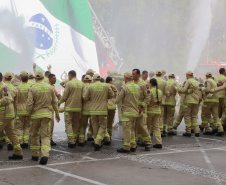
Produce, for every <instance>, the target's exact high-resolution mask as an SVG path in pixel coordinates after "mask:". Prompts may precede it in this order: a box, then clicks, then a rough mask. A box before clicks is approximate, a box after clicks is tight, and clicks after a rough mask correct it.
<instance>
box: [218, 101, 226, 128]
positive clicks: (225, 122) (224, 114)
mask: <svg viewBox="0 0 226 185" xmlns="http://www.w3.org/2000/svg"><path fill="white" fill-rule="evenodd" d="M219 104H221V108H223V104H224V108H223V110H222V117H221V124H222V125H224V126H225V125H226V106H225V105H226V99H222V98H220V99H219Z"/></svg>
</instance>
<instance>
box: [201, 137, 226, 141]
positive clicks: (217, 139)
mask: <svg viewBox="0 0 226 185" xmlns="http://www.w3.org/2000/svg"><path fill="white" fill-rule="evenodd" d="M199 138H200V139H207V140H211V141H221V142H226V141H224V140H220V139H211V138H205V137H199Z"/></svg>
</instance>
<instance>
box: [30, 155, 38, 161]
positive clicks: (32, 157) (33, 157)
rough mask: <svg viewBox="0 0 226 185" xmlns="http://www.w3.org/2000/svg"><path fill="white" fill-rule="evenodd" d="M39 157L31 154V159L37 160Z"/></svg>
mask: <svg viewBox="0 0 226 185" xmlns="http://www.w3.org/2000/svg"><path fill="white" fill-rule="evenodd" d="M38 159H39V157H36V156H31V160H32V161H38Z"/></svg>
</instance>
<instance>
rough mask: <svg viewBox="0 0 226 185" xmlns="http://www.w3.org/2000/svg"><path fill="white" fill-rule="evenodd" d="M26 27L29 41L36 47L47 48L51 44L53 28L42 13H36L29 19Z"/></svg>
mask: <svg viewBox="0 0 226 185" xmlns="http://www.w3.org/2000/svg"><path fill="white" fill-rule="evenodd" d="M29 23H30V26H29V27H27V31H28V35H29V38H30V41H31V42H32V43H33V44H34V45H35V47H36V48H38V49H42V50H47V49H49V48H51V47H52V45H53V30H52V27H51V25H50V23H49V21H48V19H47V18H46V17H45V16H44V15H43V14H36V15H34V16H32V17H31V19H30V20H29Z"/></svg>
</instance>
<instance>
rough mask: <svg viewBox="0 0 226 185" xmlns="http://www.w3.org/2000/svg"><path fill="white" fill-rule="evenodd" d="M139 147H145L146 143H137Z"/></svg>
mask: <svg viewBox="0 0 226 185" xmlns="http://www.w3.org/2000/svg"><path fill="white" fill-rule="evenodd" d="M137 145H138V146H145V143H144V142H143V141H137Z"/></svg>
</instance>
